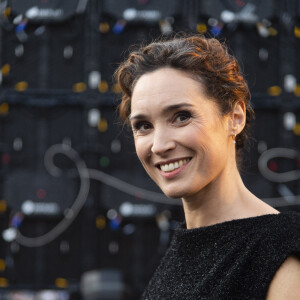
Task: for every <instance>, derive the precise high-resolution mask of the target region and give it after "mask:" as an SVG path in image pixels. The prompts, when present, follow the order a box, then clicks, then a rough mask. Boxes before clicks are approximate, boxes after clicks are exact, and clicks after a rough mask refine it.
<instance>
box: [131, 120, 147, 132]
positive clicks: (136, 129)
mask: <svg viewBox="0 0 300 300" xmlns="http://www.w3.org/2000/svg"><path fill="white" fill-rule="evenodd" d="M143 125H148V126H149V127H150V124H149V123H148V122H145V121H140V122H137V123H136V124H134V125H133V130H134V131H139V130H141V127H142V126H143Z"/></svg>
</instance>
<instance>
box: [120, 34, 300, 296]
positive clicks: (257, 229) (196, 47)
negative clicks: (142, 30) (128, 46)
mask: <svg viewBox="0 0 300 300" xmlns="http://www.w3.org/2000/svg"><path fill="white" fill-rule="evenodd" d="M116 76H117V79H118V83H119V84H120V86H121V88H122V90H123V93H124V94H123V97H122V102H121V104H120V107H119V109H120V115H121V117H122V118H123V119H124V120H126V121H127V122H128V123H129V125H130V126H131V128H132V131H133V134H134V142H135V148H136V152H137V155H138V157H139V159H140V161H141V163H142V164H143V166H144V168H145V170H146V171H147V173H148V174H149V176H150V177H151V178H152V179H153V180H154V181H155V182H156V183H157V185H158V186H159V187H160V188H161V190H162V191H163V192H164V193H165V194H166V195H167V196H168V197H170V198H181V199H182V204H183V209H184V214H185V223H184V224H182V225H181V226H180V227H179V228H178V229H176V231H175V234H174V237H173V240H172V242H171V245H170V248H169V249H168V250H167V252H166V254H165V256H164V257H163V259H162V261H161V263H160V266H159V267H158V269H157V270H156V272H155V274H154V276H153V278H152V280H151V281H150V283H149V285H148V287H147V289H146V290H145V292H144V294H143V296H142V298H143V299H149V300H157V299H180V300H183V299H185V300H187V299H192V300H195V299H266V298H267V299H300V285H299V282H300V262H299V258H300V240H299V239H300V217H299V215H298V214H297V213H292V212H290V213H279V212H278V211H277V210H276V209H274V208H272V207H270V206H269V205H267V204H266V203H264V202H263V201H261V200H260V199H258V198H257V197H255V196H254V195H253V194H252V193H251V192H250V191H249V190H248V189H247V188H246V187H245V186H244V184H243V182H242V180H241V177H240V174H239V171H238V163H239V160H240V150H241V149H242V148H243V146H244V143H245V139H246V137H247V129H248V125H249V122H250V120H251V118H252V115H253V110H252V108H251V104H250V94H249V90H248V86H247V84H246V82H245V80H244V78H243V76H242V74H241V73H240V71H239V67H238V63H237V61H236V59H235V58H234V57H232V56H231V55H230V54H228V51H227V49H226V47H225V46H224V45H222V44H220V43H219V42H218V41H217V40H216V39H207V38H205V37H203V36H190V37H183V38H174V39H173V40H169V41H159V42H154V43H151V44H149V45H147V46H145V47H141V48H140V49H138V50H136V51H133V52H132V53H131V54H130V56H129V58H128V59H127V60H126V61H124V62H123V63H122V64H121V65H120V66H119V68H118V70H117V71H116ZM237 162H238V163H237ZM170 201H171V200H170Z"/></svg>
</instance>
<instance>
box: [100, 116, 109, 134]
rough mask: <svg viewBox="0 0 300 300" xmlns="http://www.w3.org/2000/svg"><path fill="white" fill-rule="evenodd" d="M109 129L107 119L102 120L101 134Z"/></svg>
mask: <svg viewBox="0 0 300 300" xmlns="http://www.w3.org/2000/svg"><path fill="white" fill-rule="evenodd" d="M107 128H108V122H107V120H106V119H105V118H101V120H100V121H99V123H98V130H99V131H100V132H105V131H106V130H107Z"/></svg>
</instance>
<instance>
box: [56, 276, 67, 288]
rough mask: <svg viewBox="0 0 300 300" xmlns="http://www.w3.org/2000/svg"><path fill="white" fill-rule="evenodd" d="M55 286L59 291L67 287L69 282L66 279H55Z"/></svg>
mask: <svg viewBox="0 0 300 300" xmlns="http://www.w3.org/2000/svg"><path fill="white" fill-rule="evenodd" d="M55 285H56V286H57V287H58V288H60V289H64V288H66V287H68V285H69V282H68V280H67V279H65V278H61V277H59V278H56V279H55Z"/></svg>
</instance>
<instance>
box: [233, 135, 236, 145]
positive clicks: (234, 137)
mask: <svg viewBox="0 0 300 300" xmlns="http://www.w3.org/2000/svg"><path fill="white" fill-rule="evenodd" d="M235 139H236V134H234V135H232V140H233V143H234V144H236V140H235Z"/></svg>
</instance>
